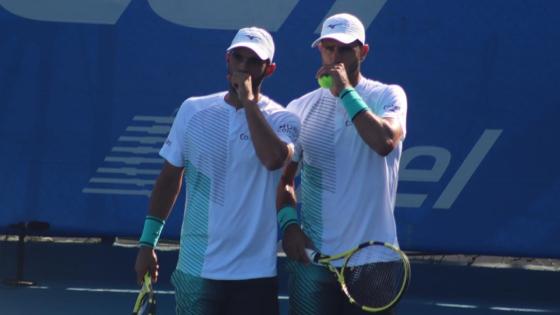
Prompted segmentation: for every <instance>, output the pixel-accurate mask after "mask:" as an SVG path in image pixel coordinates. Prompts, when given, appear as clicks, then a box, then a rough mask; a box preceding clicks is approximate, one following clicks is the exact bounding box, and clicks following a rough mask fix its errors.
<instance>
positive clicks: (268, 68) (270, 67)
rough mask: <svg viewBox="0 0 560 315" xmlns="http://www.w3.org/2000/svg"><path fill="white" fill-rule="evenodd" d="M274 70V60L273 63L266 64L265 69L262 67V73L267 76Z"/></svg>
mask: <svg viewBox="0 0 560 315" xmlns="http://www.w3.org/2000/svg"><path fill="white" fill-rule="evenodd" d="M274 71H276V64H275V63H274V62H273V63H270V64H268V65H266V69H264V73H265V74H266V75H267V76H269V75H271V74H273V73H274Z"/></svg>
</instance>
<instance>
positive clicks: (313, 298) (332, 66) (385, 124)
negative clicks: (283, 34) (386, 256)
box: [276, 13, 407, 315]
mask: <svg viewBox="0 0 560 315" xmlns="http://www.w3.org/2000/svg"><path fill="white" fill-rule="evenodd" d="M312 47H317V48H318V50H319V53H320V55H321V60H322V66H321V67H320V68H319V69H318V71H317V73H316V78H318V79H321V83H320V84H321V86H322V87H321V88H318V89H316V90H314V91H311V92H309V93H307V94H305V95H303V96H301V97H300V98H298V99H295V100H293V101H292V102H290V103H289V104H288V107H287V109H288V110H289V111H290V112H292V113H294V114H296V115H297V116H298V117H299V118H300V120H301V122H302V126H301V132H300V137H299V138H298V141H297V142H296V147H295V152H294V155H293V157H292V163H290V164H289V165H288V166H287V167H286V169H285V171H284V175H283V176H282V180H281V182H280V185H279V186H278V190H277V201H276V206H277V209H278V220H279V224H280V227H281V229H282V233H283V240H282V243H283V247H284V251H285V252H286V254H287V256H288V262H287V269H288V271H289V274H290V280H289V286H290V314H297V315H305V314H309V315H312V314H321V315H341V314H345V315H346V314H362V312H363V311H362V310H361V309H359V308H357V307H355V306H354V305H352V304H350V302H349V301H348V299H347V298H346V297H345V295H344V294H343V293H342V291H341V290H340V287H339V285H338V283H337V281H336V279H335V277H333V274H332V273H331V272H330V271H329V270H327V268H325V267H322V266H317V265H313V264H309V259H308V257H307V255H306V253H305V248H312V249H316V250H318V251H319V252H321V253H323V254H325V255H336V254H339V253H343V252H345V251H347V250H350V249H352V248H354V247H356V246H358V245H359V244H361V243H363V242H365V241H369V240H377V241H382V242H388V243H391V244H394V245H396V246H398V241H397V232H396V224H395V218H394V214H393V212H394V209H395V199H396V191H397V182H398V173H399V161H400V158H401V153H402V145H403V140H404V138H405V135H406V112H407V100H406V95H405V93H404V91H403V89H402V88H401V87H400V86H398V85H387V84H384V83H381V82H378V81H375V80H372V79H368V78H365V77H364V76H363V75H362V74H361V64H362V62H363V61H364V60H365V59H366V57H367V55H368V52H369V46H368V44H367V43H366V40H365V29H364V26H363V25H362V23H361V22H360V20H359V19H358V18H356V17H355V16H353V15H350V14H347V13H342V14H336V15H333V16H331V17H329V18H328V19H326V20H325V21H324V22H323V27H322V31H321V36H320V37H319V38H318V39H317V40H315V41H314V42H313V43H312ZM325 76H328V77H327V78H329V79H328V80H325V79H323V78H324V77H325ZM298 168H301V196H300V197H301V200H299V202H301V218H298V217H297V212H296V210H295V207H296V202H297V200H296V195H295V193H294V192H295V189H294V177H295V175H296V172H297V170H298ZM394 312H395V310H394V309H389V310H388V311H386V312H383V313H382V314H394Z"/></svg>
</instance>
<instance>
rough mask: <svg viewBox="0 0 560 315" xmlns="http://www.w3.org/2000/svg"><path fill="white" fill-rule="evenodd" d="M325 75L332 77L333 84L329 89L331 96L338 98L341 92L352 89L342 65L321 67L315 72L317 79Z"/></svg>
mask: <svg viewBox="0 0 560 315" xmlns="http://www.w3.org/2000/svg"><path fill="white" fill-rule="evenodd" d="M327 74H328V75H330V76H331V77H332V82H333V84H332V86H331V88H330V91H331V93H332V95H334V96H336V97H338V95H339V94H340V92H342V90H344V89H346V88H351V87H352V84H350V80H349V79H348V75H347V73H346V67H345V66H344V64H343V63H337V64H333V65H323V66H321V68H319V70H318V71H317V75H316V76H317V78H320V77H322V76H324V75H327Z"/></svg>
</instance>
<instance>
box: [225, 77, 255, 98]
mask: <svg viewBox="0 0 560 315" xmlns="http://www.w3.org/2000/svg"><path fill="white" fill-rule="evenodd" d="M228 80H229V82H230V83H231V85H232V86H233V88H234V89H235V92H236V93H237V98H238V99H239V101H240V102H241V105H243V106H245V104H247V101H250V102H252V101H254V100H255V96H254V94H253V80H252V79H251V75H250V74H248V73H244V72H233V73H231V74H228Z"/></svg>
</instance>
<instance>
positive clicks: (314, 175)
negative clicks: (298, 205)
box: [301, 163, 323, 249]
mask: <svg viewBox="0 0 560 315" xmlns="http://www.w3.org/2000/svg"><path fill="white" fill-rule="evenodd" d="M322 177H323V176H322V172H321V169H319V168H316V167H313V166H311V165H309V164H306V163H304V164H303V168H302V172H301V194H302V200H301V201H302V212H301V213H302V223H303V230H304V231H305V233H306V234H307V235H308V236H309V238H311V241H313V244H314V245H315V246H316V247H317V248H318V249H321V248H322V245H323V242H322V240H323V202H322V200H323V184H322V183H323V179H322Z"/></svg>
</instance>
